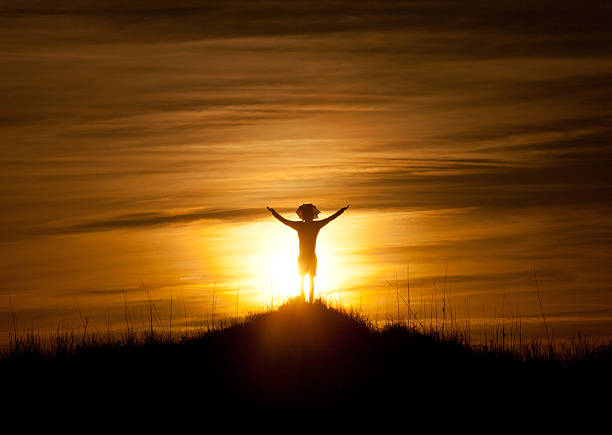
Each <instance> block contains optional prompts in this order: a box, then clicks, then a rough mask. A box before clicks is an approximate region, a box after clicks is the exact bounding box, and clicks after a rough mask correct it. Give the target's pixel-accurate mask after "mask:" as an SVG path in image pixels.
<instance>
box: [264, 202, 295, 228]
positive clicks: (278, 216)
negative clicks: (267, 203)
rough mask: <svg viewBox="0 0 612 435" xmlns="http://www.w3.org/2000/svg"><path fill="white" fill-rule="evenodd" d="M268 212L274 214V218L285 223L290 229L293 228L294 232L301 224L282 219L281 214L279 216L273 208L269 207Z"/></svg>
mask: <svg viewBox="0 0 612 435" xmlns="http://www.w3.org/2000/svg"><path fill="white" fill-rule="evenodd" d="M267 208H268V211H269V212H270V213H272V216H274V217H275V218H276V219H278V220H279V221H281V222H282V223H284V224H285V225H287V226H288V227H291V228H293V229H294V230H295V229H296V226H297V224H298V223H299V222H296V221H290V220H289V219H285V218H284V217H282V216H281V215H280V214H278V213H277V212H276V210H274V209H273V208H270V207H267Z"/></svg>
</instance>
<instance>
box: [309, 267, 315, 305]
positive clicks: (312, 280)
mask: <svg viewBox="0 0 612 435" xmlns="http://www.w3.org/2000/svg"><path fill="white" fill-rule="evenodd" d="M308 276H309V277H310V292H309V295H308V301H309V302H310V303H311V304H312V303H313V302H314V276H312V275H310V274H309V275H308Z"/></svg>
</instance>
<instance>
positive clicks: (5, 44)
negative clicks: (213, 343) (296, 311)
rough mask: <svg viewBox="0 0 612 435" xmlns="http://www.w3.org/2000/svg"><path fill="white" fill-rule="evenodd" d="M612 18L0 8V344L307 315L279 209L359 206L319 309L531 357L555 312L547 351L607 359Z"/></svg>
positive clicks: (293, 240)
mask: <svg viewBox="0 0 612 435" xmlns="http://www.w3.org/2000/svg"><path fill="white" fill-rule="evenodd" d="M610 12H612V10H611V6H609V5H607V4H604V3H601V4H599V3H596V4H589V5H577V4H575V3H573V2H554V3H553V2H545V1H541V2H533V3H530V4H529V5H520V6H517V5H515V4H514V3H513V2H505V1H503V2H498V3H496V4H486V5H483V4H482V2H478V1H471V0H470V1H467V2H462V4H461V5H460V6H455V5H452V4H447V3H444V2H437V1H436V2H428V3H419V2H416V3H415V2H403V1H399V2H375V1H357V2H354V1H353V2H350V5H349V3H348V2H342V1H340V2H333V3H329V2H319V1H313V2H308V3H307V4H306V3H301V2H297V3H291V4H289V3H282V4H278V3H276V2H261V3H257V4H248V3H244V2H237V1H228V2H224V3H223V5H206V6H202V5H201V4H199V3H198V2H197V1H185V2H179V3H177V4H176V5H173V7H172V8H169V7H167V6H166V5H165V4H164V2H158V1H152V2H151V1H149V2H147V3H146V4H145V3H135V4H131V5H130V6H129V7H125V6H123V5H122V3H121V2H118V1H117V2H113V1H111V2H105V7H104V8H101V7H99V6H98V4H97V3H96V2H95V1H93V0H92V1H82V2H79V3H76V4H74V5H63V6H61V7H58V6H56V5H54V6H48V7H47V6H46V4H45V2H28V1H26V2H23V1H20V2H16V1H9V2H6V3H5V4H4V5H3V6H2V7H0V23H1V24H2V29H3V30H2V32H1V36H0V46H1V48H2V55H0V65H2V69H3V71H4V72H5V75H4V76H3V80H2V81H0V91H1V92H2V94H3V95H4V96H5V101H6V103H5V104H4V105H3V106H2V107H1V108H0V132H1V134H2V137H3V141H2V145H1V147H2V159H1V160H0V174H1V176H2V183H1V184H0V204H1V205H2V210H4V213H3V215H2V227H1V230H0V234H1V236H0V243H1V244H2V250H1V252H2V253H1V254H0V258H1V259H2V260H1V261H0V277H1V278H2V282H1V283H0V336H2V338H1V339H0V342H4V340H5V338H4V337H6V336H7V333H8V331H9V330H10V328H11V327H12V316H13V315H16V316H17V318H18V321H19V326H20V327H22V328H30V327H32V328H39V329H40V330H41V331H43V332H44V331H53V330H55V329H56V328H57V327H58V325H64V326H66V327H75V328H78V327H79V325H80V324H81V317H80V315H81V314H84V315H86V316H88V318H89V319H90V321H91V326H92V327H94V328H98V329H101V330H103V329H104V328H105V325H106V322H107V320H108V319H109V318H110V319H111V320H112V322H113V325H115V326H116V327H117V328H118V329H119V328H120V325H121V320H122V317H123V315H124V311H123V310H124V304H125V303H126V301H127V303H128V305H129V306H130V307H131V309H133V310H134V312H135V313H138V312H142V314H143V315H145V316H146V312H147V306H148V304H149V297H150V298H152V299H153V300H154V301H155V302H156V303H158V304H159V306H160V309H161V310H165V311H164V312H167V310H168V309H169V301H170V295H171V294H172V297H173V301H174V304H175V305H174V309H175V310H176V312H177V313H179V314H178V315H177V319H180V320H177V321H179V322H181V321H184V320H183V318H186V319H187V323H188V324H189V325H192V326H195V325H197V323H198V322H202V321H203V319H205V318H206V316H207V315H210V313H211V312H212V311H213V308H212V307H213V293H214V298H215V302H214V307H215V308H214V310H215V312H216V313H218V314H219V315H220V316H223V315H228V316H231V315H233V314H234V313H236V311H237V312H238V314H241V315H242V314H244V313H246V312H248V310H249V309H252V308H253V307H256V306H258V305H259V304H264V303H267V301H270V300H274V299H276V300H277V301H278V300H282V298H287V297H291V296H295V295H297V293H298V291H299V290H298V284H297V278H296V277H295V273H294V272H295V271H296V270H297V254H298V252H297V246H298V245H297V243H298V240H297V237H296V235H295V233H294V231H292V230H291V229H288V228H286V227H284V226H283V225H281V224H279V222H277V221H275V220H274V219H273V218H272V217H271V216H270V215H269V213H268V211H267V210H266V207H267V206H269V207H273V208H275V209H276V210H277V211H279V212H280V213H281V214H282V215H283V216H284V217H285V218H287V219H291V220H296V219H297V216H296V214H295V210H296V208H297V207H298V206H299V205H300V204H302V203H313V204H315V205H316V206H317V207H318V208H319V210H321V215H320V216H319V219H322V218H325V217H327V216H329V215H331V214H332V213H334V212H335V211H336V210H338V209H339V208H341V207H343V206H345V205H347V204H350V209H348V210H347V212H346V213H344V214H343V215H342V216H341V217H339V218H338V219H337V220H335V221H333V222H332V223H330V224H329V225H328V226H326V227H325V228H324V229H323V230H322V231H321V233H320V234H319V239H318V242H317V256H318V261H319V264H318V273H317V282H316V293H315V296H324V297H326V298H328V299H330V300H338V301H341V302H342V303H343V305H345V306H353V307H361V309H362V310H363V311H364V312H365V313H366V314H367V315H368V316H370V317H371V318H376V317H377V316H378V318H383V316H384V315H386V314H388V312H392V313H393V312H395V311H394V307H395V306H396V304H397V291H396V288H395V286H396V285H397V287H399V288H400V289H401V291H402V293H401V294H402V297H404V298H406V297H407V296H408V290H409V293H410V298H411V302H413V303H414V304H416V307H417V308H419V309H421V312H423V311H426V310H427V308H428V307H429V305H428V304H431V301H432V300H433V301H434V303H435V304H436V305H437V307H438V309H440V308H441V306H442V304H443V299H446V300H447V303H448V301H450V300H451V298H454V299H452V300H453V303H454V304H455V308H456V312H457V314H458V316H459V318H462V317H463V316H465V317H469V318H470V319H472V320H473V321H474V323H475V325H476V326H477V325H478V324H479V323H481V322H483V321H491V322H494V321H496V319H499V318H505V319H507V320H508V321H511V319H513V318H517V317H520V318H522V319H524V320H525V322H526V324H528V325H529V334H530V335H534V336H536V335H540V336H541V335H542V332H543V329H542V328H543V326H542V314H541V308H540V305H539V304H540V301H541V303H542V310H543V312H544V314H545V316H546V320H547V322H548V324H549V325H550V326H551V328H552V330H553V333H554V334H555V337H557V338H558V339H569V338H571V337H576V336H577V335H578V334H579V333H581V334H583V335H586V336H590V337H593V339H595V340H601V339H606V338H609V337H610V336H612V291H611V290H612V269H611V268H610V264H611V260H612V254H611V250H610V246H612V221H611V220H610V216H611V215H612V213H611V212H612V204H611V203H610V200H609V198H610V197H612V178H611V177H612V174H611V172H610V162H612V151H611V150H612V148H611V147H610V143H611V138H612V136H611V133H612V124H611V123H610V120H611V118H612V109H611V108H610V105H609V101H610V100H611V97H612V80H611V76H610V71H612V57H611V56H610V54H609V47H610V43H612V31H611V30H610V28H609V20H608V19H607V17H609V16H610ZM145 288H146V289H147V290H145ZM148 292H150V294H149V293H148ZM237 299H238V301H237ZM421 300H423V302H421ZM236 305H238V307H236ZM401 308H402V309H401V313H400V314H401V315H402V316H407V307H406V304H403V305H402V306H401ZM413 310H414V311H416V309H415V307H413ZM79 312H80V313H79ZM207 313H208V314H207ZM183 314H184V316H183ZM179 324H180V323H179Z"/></svg>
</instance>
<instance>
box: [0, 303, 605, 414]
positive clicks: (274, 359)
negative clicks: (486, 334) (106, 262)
mask: <svg viewBox="0 0 612 435" xmlns="http://www.w3.org/2000/svg"><path fill="white" fill-rule="evenodd" d="M611 353H612V352H611V349H610V347H609V346H608V347H605V348H601V349H599V350H598V351H597V352H593V353H591V354H589V355H585V356H584V357H583V358H580V359H575V360H573V361H562V360H559V359H554V358H546V357H537V358H532V359H530V360H525V358H522V357H519V356H518V355H516V354H512V353H511V352H493V351H487V350H483V349H478V348H475V347H471V346H469V344H468V343H466V342H465V341H462V340H461V338H460V337H458V336H455V337H448V336H446V337H445V336H442V335H440V334H438V333H436V332H435V331H432V332H430V333H423V332H417V331H416V330H414V329H413V328H409V327H407V326H406V325H399V324H396V325H391V326H388V327H386V328H384V329H382V330H379V329H376V328H373V327H372V325H371V324H370V323H369V322H368V320H367V319H366V318H363V317H361V316H360V315H358V314H356V313H352V312H347V311H345V310H344V309H342V308H334V307H331V306H329V305H327V304H325V303H324V302H321V301H320V300H319V301H316V302H315V303H313V304H306V303H303V302H299V301H290V302H288V303H286V304H284V305H282V306H280V307H279V308H278V309H277V310H273V311H268V312H264V313H258V314H253V315H250V316H248V317H247V318H246V319H244V320H243V321H240V322H237V323H234V324H233V325H231V326H228V327H224V328H219V329H217V330H214V331H210V332H206V333H203V334H200V335H197V336H193V337H188V338H186V337H183V338H180V339H173V340H170V339H168V338H167V337H166V338H163V337H160V336H155V335H154V336H149V337H145V339H144V340H142V341H141V340H138V339H136V337H134V336H131V337H123V338H121V339H117V340H115V341H110V342H102V341H96V340H95V339H90V341H89V342H84V343H82V344H78V343H77V344H76V345H75V344H74V343H73V345H72V346H71V345H68V344H67V345H66V346H65V347H64V348H63V350H62V348H61V346H60V347H59V348H56V349H55V351H54V352H53V353H50V352H49V351H46V352H45V351H44V350H42V349H39V348H37V347H36V346H31V347H29V348H28V346H22V348H21V349H13V351H12V352H9V353H7V354H5V355H4V356H3V358H2V359H0V370H1V373H2V376H3V382H4V383H3V385H5V386H6V387H8V388H10V390H7V391H11V393H10V394H11V395H12V397H13V398H14V399H15V400H29V401H30V402H32V401H35V402H39V403H41V404H42V403H54V401H57V400H61V401H63V403H66V404H75V403H76V404H79V403H80V404H81V405H82V404H83V403H84V402H86V403H91V406H95V405H94V404H97V405H100V404H105V403H107V404H108V403H114V404H120V405H121V406H125V407H134V406H144V407H145V408H148V409H157V408H158V407H159V408H161V409H164V408H165V407H168V406H170V407H179V408H180V407H182V406H187V407H191V406H196V405H197V407H200V408H201V409H206V410H208V411H211V410H214V409H224V410H227V409H228V408H229V409H234V410H249V411H253V412H264V413H265V412H270V411H271V410H274V412H276V411H281V410H296V409H310V410H330V409H332V410H333V409H336V410H338V409H351V410H353V411H355V412H357V410H360V409H364V410H367V411H373V410H376V409H378V410H389V409H403V410H404V411H406V410H408V409H411V410H412V411H414V410H415V409H416V408H428V407H439V406H440V403H447V404H448V403H452V404H454V405H453V406H468V402H469V403H470V404H472V405H474V406H476V407H478V406H483V405H491V403H490V401H494V402H495V403H497V404H500V403H505V404H512V403H516V401H519V402H520V403H523V404H524V403H532V404H541V403H547V404H551V403H553V402H555V401H561V398H564V399H563V401H564V402H565V403H567V399H571V400H574V399H576V398H577V397H584V396H585V395H587V396H588V395H590V394H591V393H592V392H593V391H595V390H597V389H598V388H600V387H601V386H602V382H609V379H610V378H609V367H610V364H609V363H610V360H611V358H610V356H611ZM19 398H21V399H19ZM474 400H475V401H476V402H474ZM32 403H33V402H32ZM143 404H146V406H145V405H143ZM477 404H478V405H477ZM472 405H470V406H472ZM538 406H539V405H538ZM211 412H212V411H211Z"/></svg>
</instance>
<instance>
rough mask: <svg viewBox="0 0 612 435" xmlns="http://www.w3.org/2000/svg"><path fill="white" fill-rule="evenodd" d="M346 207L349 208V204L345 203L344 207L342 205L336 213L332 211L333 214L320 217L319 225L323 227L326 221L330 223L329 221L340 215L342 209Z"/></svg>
mask: <svg viewBox="0 0 612 435" xmlns="http://www.w3.org/2000/svg"><path fill="white" fill-rule="evenodd" d="M347 208H349V206H348V205H347V206H346V207H342V208H341V209H340V210H338V211H337V212H336V213H334V214H333V215H331V216H329V217H326V218H325V219H321V220H320V221H319V224H320V225H321V227H324V226H325V225H327V224H328V223H330V222H331V221H333V220H334V219H336V218H337V217H338V216H340V215H341V214H342V213H344V210H346V209H347Z"/></svg>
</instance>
